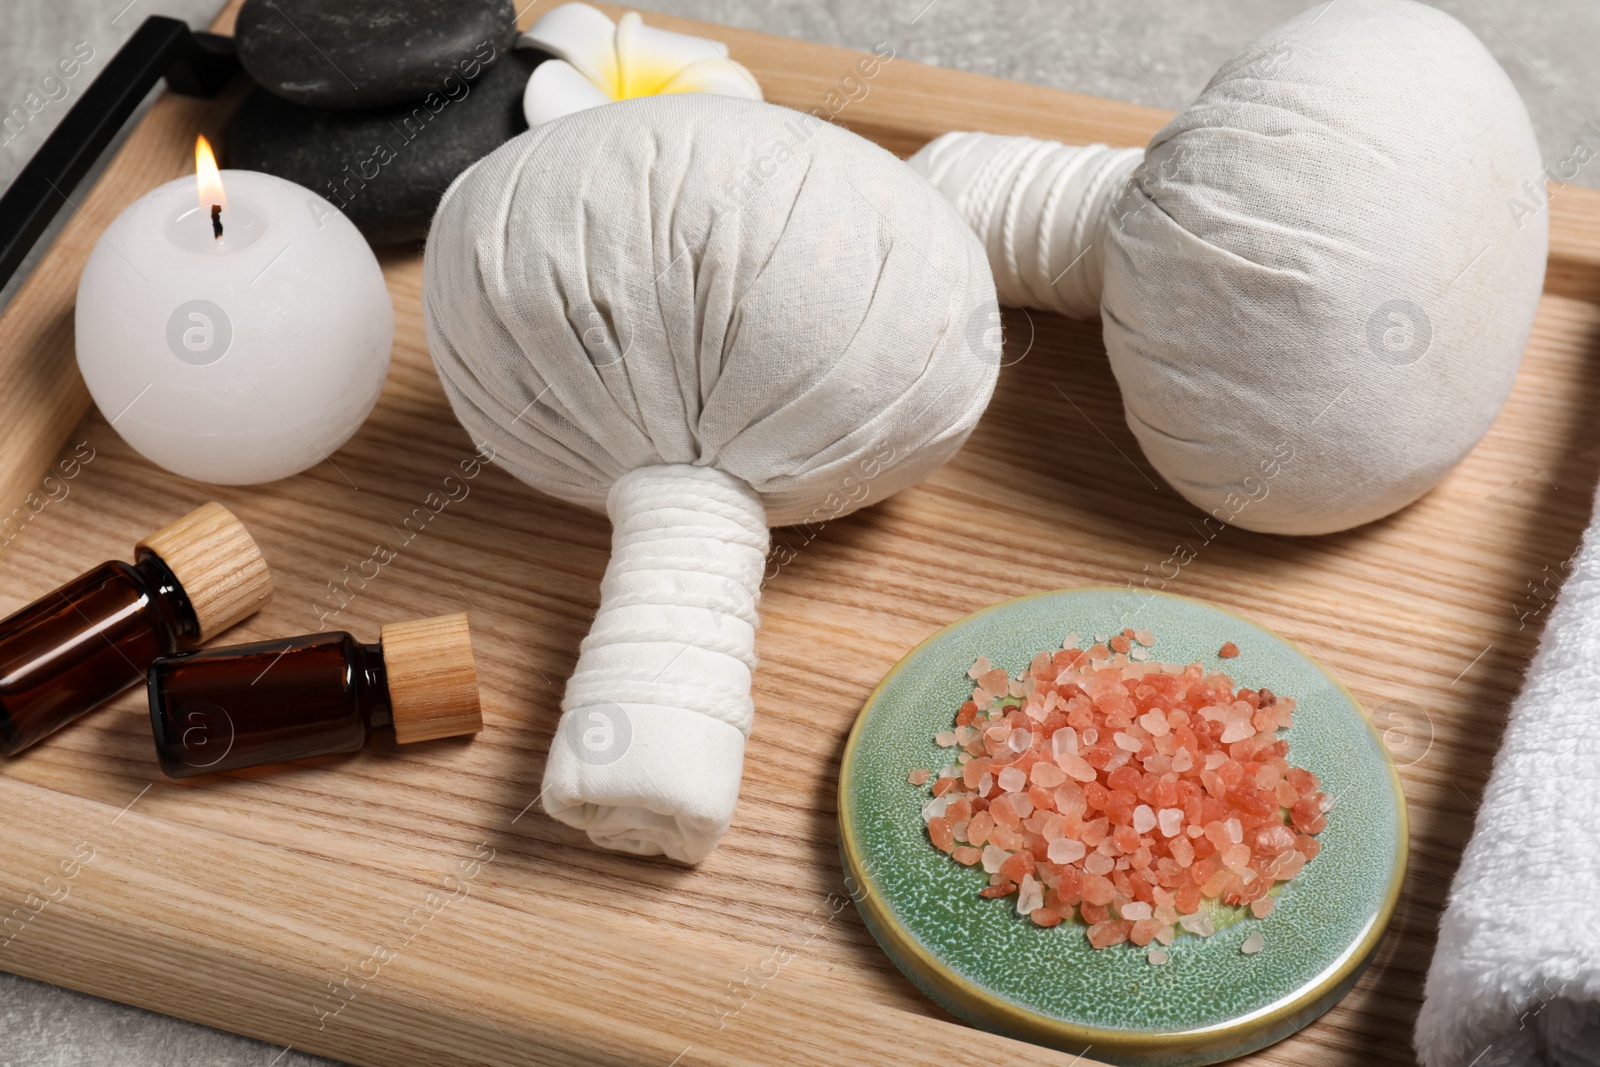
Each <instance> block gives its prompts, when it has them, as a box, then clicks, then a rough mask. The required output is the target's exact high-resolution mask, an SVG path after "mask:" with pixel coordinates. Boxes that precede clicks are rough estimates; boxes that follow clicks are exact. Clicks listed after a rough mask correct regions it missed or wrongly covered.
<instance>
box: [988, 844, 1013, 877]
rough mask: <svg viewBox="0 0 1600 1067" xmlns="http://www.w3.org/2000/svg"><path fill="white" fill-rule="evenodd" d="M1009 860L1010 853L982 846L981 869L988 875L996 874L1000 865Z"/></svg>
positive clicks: (991, 846) (989, 846)
mask: <svg viewBox="0 0 1600 1067" xmlns="http://www.w3.org/2000/svg"><path fill="white" fill-rule="evenodd" d="M1010 858H1011V853H1009V852H1007V851H1006V850H1005V849H1003V848H996V847H995V846H994V845H984V846H983V869H984V870H985V871H988V872H989V873H990V874H998V873H999V872H1000V865H1001V864H1003V863H1005V861H1006V860H1008V859H1010Z"/></svg>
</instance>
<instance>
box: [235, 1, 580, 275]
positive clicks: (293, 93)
mask: <svg viewBox="0 0 1600 1067" xmlns="http://www.w3.org/2000/svg"><path fill="white" fill-rule="evenodd" d="M234 33H235V41H236V44H237V47H238V50H239V59H240V61H241V62H242V63H243V64H244V67H245V69H246V70H248V71H249V72H250V74H251V76H252V77H254V78H255V80H256V82H257V83H258V84H259V85H260V88H259V89H257V90H255V92H254V93H252V94H251V96H250V97H249V99H247V100H246V101H245V103H244V105H243V106H242V107H241V108H240V110H239V113H238V116H237V117H236V118H235V119H234V125H233V131H232V136H231V137H230V138H229V139H228V140H229V144H228V157H229V158H228V165H229V166H231V167H235V168H238V169H241V170H259V171H265V172H266V173H268V174H276V175H278V176H279V177H282V178H287V179H288V180H290V181H292V182H296V183H298V184H300V185H303V186H305V187H306V188H308V189H312V190H315V191H316V192H317V193H319V194H321V195H322V196H323V197H325V198H327V200H328V201H329V202H330V203H332V204H333V205H334V206H335V207H337V208H339V210H341V211H343V212H344V213H345V215H346V216H348V217H349V219H350V221H351V222H354V223H355V224H356V226H357V227H358V228H359V229H360V230H361V232H362V234H364V235H365V236H366V238H367V240H368V241H370V242H371V243H373V244H375V245H383V244H393V243H397V242H402V241H415V240H418V239H420V238H422V237H425V236H426V235H427V233H428V224H429V222H430V220H431V219H432V218H433V212H434V209H435V208H436V207H437V206H438V204H439V198H440V197H441V196H442V195H444V191H445V189H446V188H447V187H448V186H449V184H450V182H451V181H452V180H453V179H454V178H455V177H456V175H458V174H460V173H461V172H462V171H463V170H465V169H466V168H467V167H469V166H471V165H472V164H473V163H475V162H476V161H477V160H478V159H480V158H482V157H483V156H485V155H487V154H488V153H489V152H491V151H493V150H494V149H495V148H496V147H498V146H499V145H500V144H501V143H503V142H504V141H506V140H508V139H509V138H511V137H514V136H516V135H517V134H518V133H520V132H522V131H523V130H525V129H527V122H526V120H524V119H523V117H522V92H523V89H524V87H525V86H526V85H527V82H528V75H529V74H531V73H532V71H533V68H534V67H536V66H537V65H538V64H539V63H540V62H541V61H542V60H544V59H546V58H548V57H547V56H546V55H545V53H543V52H538V51H533V50H530V49H520V50H515V51H514V50H513V48H512V45H513V42H514V40H515V38H516V25H515V12H514V11H513V9H512V6H511V0H453V2H451V3H449V4H442V3H437V2H435V0H245V2H244V4H243V5H242V6H241V7H240V8H239V17H238V22H237V25H236V27H235V30H234Z"/></svg>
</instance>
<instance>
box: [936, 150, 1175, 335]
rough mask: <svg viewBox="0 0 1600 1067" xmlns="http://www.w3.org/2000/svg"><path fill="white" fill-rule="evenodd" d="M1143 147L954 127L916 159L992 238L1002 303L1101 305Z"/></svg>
mask: <svg viewBox="0 0 1600 1067" xmlns="http://www.w3.org/2000/svg"><path fill="white" fill-rule="evenodd" d="M1143 159H1144V149H1142V148H1107V147H1106V146H1105V145H1103V144H1092V145H1064V144H1057V143H1056V142H1054V141H1040V140H1036V139H1035V138H1032V137H1000V136H997V135H995V134H989V133H947V134H945V135H944V136H943V137H940V138H938V139H936V140H934V141H932V142H931V143H929V144H928V145H926V146H924V147H923V148H922V150H921V151H919V152H918V153H917V154H916V155H914V156H912V157H911V159H910V160H908V162H909V163H910V164H911V167H912V169H914V170H916V171H917V172H918V173H920V174H922V176H923V177H925V178H927V179H928V180H929V181H930V182H932V183H933V185H934V186H935V187H937V188H938V190H939V191H940V192H942V193H944V194H945V196H946V197H948V198H949V200H950V202H951V203H952V204H954V205H955V206H956V210H958V211H960V212H961V216H962V218H964V219H966V222H967V225H968V226H970V227H972V232H973V233H975V234H977V235H978V239H979V240H981V241H982V242H983V250H984V253H985V254H986V255H987V256H988V258H989V266H990V268H991V269H993V271H994V282H995V288H996V289H997V290H998V291H999V296H1000V303H1002V304H1007V305H1010V306H1012V307H1030V308H1038V309H1040V310H1043V311H1056V312H1060V313H1061V314H1063V315H1067V316H1069V317H1071V318H1075V319H1085V318H1092V317H1095V316H1098V315H1099V314H1100V292H1101V288H1102V284H1103V278H1104V264H1105V249H1106V240H1107V238H1108V236H1109V233H1110V228H1111V225H1112V222H1113V220H1114V219H1115V213H1116V210H1117V204H1118V201H1119V200H1120V199H1121V198H1122V193H1123V190H1124V189H1125V188H1126V187H1127V185H1128V179H1129V177H1130V176H1131V175H1132V174H1133V171H1134V168H1136V167H1137V166H1138V165H1139V163H1140V161H1141V160H1143Z"/></svg>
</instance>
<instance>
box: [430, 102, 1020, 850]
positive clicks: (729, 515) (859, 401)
mask: <svg viewBox="0 0 1600 1067" xmlns="http://www.w3.org/2000/svg"><path fill="white" fill-rule="evenodd" d="M424 272H425V279H424V293H423V295H424V304H425V309H426V316H427V326H428V342H429V346H430V348H431V349H432V352H433V357H434V362H435V363H436V365H437V366H438V369H439V375H440V377H441V379H442V380H443V382H444V387H445V391H446V393H447V394H448V395H449V398H450V402H451V404H452V406H453V407H454V409H455V412H456V415H457V416H458V417H459V418H460V420H461V422H462V423H463V424H464V425H465V426H466V427H467V429H468V430H469V431H470V432H471V433H472V434H473V435H474V437H475V438H476V439H478V440H480V441H485V442H487V443H488V444H490V445H492V446H493V448H494V453H495V457H496V459H497V460H498V461H499V462H501V463H503V464H505V465H506V466H507V467H508V468H509V469H510V470H511V471H512V472H513V473H514V474H516V476H517V477H518V478H520V479H522V480H523V481H525V482H527V483H528V484H529V485H532V486H534V487H535V488H537V489H539V490H541V491H543V492H545V493H549V494H550V495H552V496H556V497H559V498H561V499H563V500H567V501H570V502H572V503H573V504H577V505H580V506H582V507H586V508H594V509H600V508H604V509H606V510H607V512H608V513H609V514H610V516H611V519H612V524H613V554H612V558H611V562H610V564H609V566H608V567H607V569H606V574H605V578H604V580H603V582H602V584H601V590H600V608H599V612H598V614H597V615H596V618H595V622H594V626H593V628H592V629H591V631H590V633H589V636H588V638H587V639H585V641H584V642H583V645H582V648H581V652H580V655H579V659H578V664H577V667H576V669H575V671H574V672H573V675H572V678H571V679H570V681H569V682H568V685H567V690H566V696H565V699H564V701H563V703H562V709H563V713H562V717H561V722H560V726H559V728H558V730H557V733H556V737H555V739H554V741H553V742H552V745H551V750H550V758H549V762H548V764H547V766H546V771H545V781H544V785H545V788H544V792H543V799H544V806H545V809H546V810H547V811H548V812H550V814H551V815H553V816H555V817H556V818H558V819H561V820H563V821H565V822H568V823H571V824H572V825H574V826H578V827H580V828H582V829H584V830H586V831H587V832H588V833H589V835H590V836H591V837H592V838H593V839H594V840H595V841H597V842H598V843H600V844H602V845H605V846H607V847H610V848H615V849H622V850H626V851H629V852H636V853H643V854H653V853H665V854H666V855H668V856H671V857H673V858H675V859H678V860H681V861H684V862H697V861H699V860H700V859H702V858H704V857H705V856H706V855H707V854H708V853H709V852H710V851H711V849H712V847H713V846H714V845H715V843H716V841H717V839H718V838H719V837H720V836H721V835H722V833H723V832H724V831H725V830H726V829H727V827H728V824H729V821H730V819H731V818H732V813H733V807H734V801H735V800H736V798H737V795H738V788H739V776H740V770H741V768H742V765H743V759H744V747H745V737H746V735H747V734H748V733H749V731H750V727H751V722H752V714H753V707H752V703H751V695H750V680H751V671H752V669H753V668H754V667H755V662H756V661H755V652H754V647H755V630H756V625H757V614H756V602H757V598H758V594H759V589H760V583H761V578H762V572H763V568H764V565H765V559H766V554H767V548H768V532H767V528H768V526H769V525H783V524H789V523H796V522H801V521H805V520H807V519H808V518H810V519H816V518H817V517H819V516H821V517H832V516H835V515H841V514H844V513H845V512H848V511H852V510H854V509H856V508H858V507H862V506H865V505H867V504H871V503H873V502H874V501H877V500H881V499H882V498H883V497H885V496H888V495H889V494H890V493H893V492H895V491H896V490H898V489H901V488H903V487H905V486H907V485H909V484H911V483H912V482H915V481H917V480H918V479H920V478H922V477H923V476H924V475H926V474H928V473H929V472H930V471H932V470H933V469H934V468H935V467H937V466H938V465H939V464H940V463H942V462H944V460H946V459H947V458H948V457H949V456H950V455H951V454H952V453H953V452H954V451H955V450H956V449H957V448H958V447H960V445H961V443H962V441H963V440H964V439H965V438H966V436H967V434H968V433H969V432H970V431H971V429H972V427H973V425H974V423H976V421H977V419H978V416H979V415H980V414H982V412H983V410H984V407H985V406H986V405H987V403H988V400H989V395H990V393H991V391H992V390H993V387H994V380H995V376H996V369H997V363H998V360H997V359H996V357H995V354H994V353H993V352H991V351H987V350H986V348H985V345H984V343H983V338H984V336H985V331H986V328H987V327H988V326H989V325H990V323H991V321H993V319H994V317H995V316H996V315H997V314H998V308H997V305H996V303H995V295H994V283H993V280H992V279H991V277H990V274H989V267H988V264H987V263H986V262H985V260H984V256H983V250H982V248H980V247H979V245H978V242H977V241H976V239H975V238H974V237H973V235H972V233H971V232H970V231H969V230H968V229H967V227H966V226H965V225H964V224H963V222H962V220H961V219H960V217H959V216H958V215H957V214H956V213H955V211H954V210H953V209H952V208H951V207H950V205H949V203H948V202H947V201H945V199H944V198H943V197H941V196H940V195H939V193H938V191H937V190H935V189H934V188H933V187H932V186H930V185H929V184H928V183H927V182H926V181H925V180H924V179H923V178H921V177H920V176H919V175H917V174H916V173H915V172H913V171H912V170H911V169H910V168H909V167H907V166H906V165H905V164H904V163H902V162H901V161H900V160H898V159H895V158H894V157H893V156H891V155H890V154H889V153H887V152H885V151H883V150H882V149H880V148H877V147H875V146H874V145H871V144H869V143H868V142H866V141H864V140H862V139H861V138H859V137H857V136H855V135H854V134H851V133H848V132H846V131H845V130H843V129H840V128H838V127H835V126H832V125H829V124H827V123H824V122H820V121H818V120H817V119H814V118H812V117H811V116H809V115H804V114H801V113H798V112H795V111H790V110H787V109H784V108H780V107H775V106H772V105H769V104H763V103H758V102H753V101H746V100H736V99H732V98H727V97H719V96H709V95H682V96H658V97H648V98H641V99H637V100H630V101H625V102H622V103H617V104H608V105H605V106H602V107H596V108H592V109H589V110H586V111H582V112H579V113H577V114H574V115H570V116H568V117H566V118H563V119H559V120H557V121H555V122H551V123H549V124H547V125H544V126H541V127H539V128H538V129H536V130H531V131H529V132H528V133H526V134H524V135H522V136H521V137H518V138H516V139H515V140H512V141H510V142H508V143H507V144H505V145H504V146H502V147H501V148H500V149H499V150H497V151H495V152H494V153H493V154H491V155H489V156H488V157H486V158H485V159H483V160H482V161H480V162H479V163H478V164H476V165H475V166H474V167H473V168H472V169H471V170H469V171H468V172H467V173H465V174H464V175H462V176H461V177H460V178H459V179H458V180H457V181H456V182H455V184H454V185H453V186H452V187H451V188H450V190H449V191H448V192H447V193H446V194H445V197H444V200H443V202H442V204H441V205H440V208H439V212H438V215H437V217H436V218H435V220H434V223H433V231H432V233H431V235H430V237H429V240H428V248H427V254H426V259H425V268H424Z"/></svg>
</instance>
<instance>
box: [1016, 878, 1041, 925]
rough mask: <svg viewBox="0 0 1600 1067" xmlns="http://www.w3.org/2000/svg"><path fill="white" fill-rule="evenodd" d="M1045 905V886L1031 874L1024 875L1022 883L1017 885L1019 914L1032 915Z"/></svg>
mask: <svg viewBox="0 0 1600 1067" xmlns="http://www.w3.org/2000/svg"><path fill="white" fill-rule="evenodd" d="M1042 907H1044V887H1043V886H1041V885H1040V884H1039V883H1038V882H1037V881H1036V880H1035V879H1034V877H1033V875H1031V874H1025V875H1023V876H1022V884H1021V885H1019V886H1018V887H1017V914H1018V915H1032V914H1033V913H1034V912H1035V911H1038V910H1039V909H1040V908H1042Z"/></svg>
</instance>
